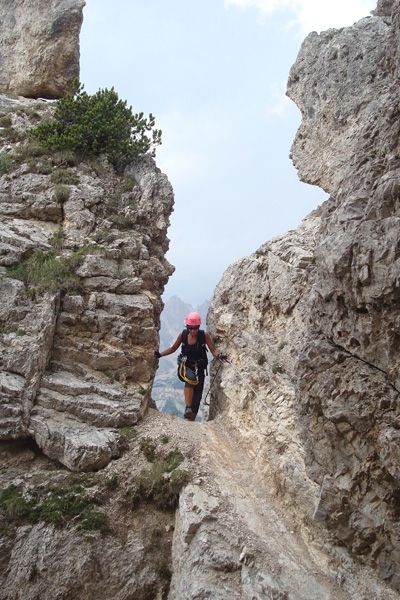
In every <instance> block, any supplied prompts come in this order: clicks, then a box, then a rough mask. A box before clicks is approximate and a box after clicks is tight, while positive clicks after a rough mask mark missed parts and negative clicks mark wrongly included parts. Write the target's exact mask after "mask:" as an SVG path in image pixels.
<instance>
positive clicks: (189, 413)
mask: <svg viewBox="0 0 400 600" xmlns="http://www.w3.org/2000/svg"><path fill="white" fill-rule="evenodd" d="M192 414H193V411H192V407H191V406H187V407H186V408H185V412H184V414H183V416H184V417H185V419H190V417H191V416H192Z"/></svg>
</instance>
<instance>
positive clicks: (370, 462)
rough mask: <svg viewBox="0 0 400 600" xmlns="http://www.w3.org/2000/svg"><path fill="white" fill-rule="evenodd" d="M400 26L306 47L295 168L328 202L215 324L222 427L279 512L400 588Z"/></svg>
mask: <svg viewBox="0 0 400 600" xmlns="http://www.w3.org/2000/svg"><path fill="white" fill-rule="evenodd" d="M389 9H390V10H389ZM399 27H400V7H399V4H398V2H388V1H386V2H383V1H382V2H379V4H378V7H377V10H376V11H375V13H374V16H372V17H367V18H364V19H362V20H361V21H359V22H358V23H356V24H355V25H354V26H353V27H348V28H344V29H342V30H335V29H330V30H328V31H326V32H324V33H321V34H320V35H317V34H316V33H312V34H310V35H309V36H308V37H307V39H306V40H305V41H304V43H303V45H302V48H301V50H300V53H299V56H298V58H297V60H296V63H295V64H294V66H293V67H292V69H291V72H290V76H289V81H288V95H289V96H290V97H291V98H292V99H293V100H294V101H295V102H296V104H297V105H298V107H299V108H300V110H301V112H302V123H301V126H300V128H299V130H298V132H297V135H296V139H295V141H294V144H293V147H292V157H293V162H294V164H295V166H296V167H297V169H298V172H299V176H300V178H301V179H302V180H303V181H305V182H307V183H311V184H314V185H318V186H320V187H322V188H323V189H324V190H325V191H326V192H328V193H329V194H330V198H329V200H327V201H326V202H325V203H324V204H323V205H322V206H321V207H319V208H318V209H317V210H315V211H314V212H313V213H311V215H310V216H309V217H307V218H306V219H305V220H304V221H303V223H302V224H301V225H300V227H299V228H298V229H297V230H296V231H292V232H289V233H287V234H286V235H284V236H281V237H279V238H276V239H273V240H271V241H270V242H268V243H265V244H264V245H263V246H261V248H259V250H258V251H257V252H255V253H254V254H253V255H252V256H250V257H248V258H244V259H242V260H239V261H237V262H236V263H235V264H233V265H232V266H230V267H229V268H228V270H227V271H226V273H225V274H224V276H223V278H222V280H221V282H220V283H219V285H218V286H217V289H216V292H215V295H214V299H213V301H212V304H211V307H212V308H211V311H210V313H209V328H210V329H211V332H212V334H213V335H214V337H215V339H216V342H217V343H219V344H220V345H221V344H222V343H224V344H225V350H226V351H227V353H228V354H229V356H230V357H231V358H232V362H233V366H232V367H231V368H224V369H222V370H221V371H220V372H219V373H218V379H219V380H220V386H221V388H222V393H221V391H220V392H217V393H214V397H213V403H214V407H213V414H214V415H218V414H219V413H221V412H223V414H224V418H225V419H229V420H230V421H231V422H232V423H233V424H234V425H235V426H236V428H237V430H238V431H240V432H241V435H242V436H243V437H244V438H245V439H246V441H247V443H248V444H249V446H251V448H252V449H253V452H254V457H255V462H256V464H257V466H258V468H259V469H260V470H261V471H263V472H264V474H265V476H267V477H269V478H270V479H271V481H274V484H273V485H274V488H275V493H276V494H277V495H278V496H279V497H280V498H281V500H282V505H284V506H285V507H286V508H287V509H288V510H289V509H290V507H292V506H293V504H297V507H298V509H299V508H300V510H301V511H302V512H303V514H304V519H305V521H306V522H313V523H317V524H319V525H320V526H321V527H322V528H323V529H324V530H325V531H326V532H328V533H329V536H330V538H331V541H332V542H333V543H336V544H338V545H342V546H343V547H345V548H346V549H347V550H348V551H349V553H350V554H351V556H355V557H356V558H357V560H359V561H360V562H361V563H363V564H366V565H369V566H371V567H373V568H374V569H376V571H377V573H378V574H379V576H380V577H381V578H382V579H383V580H385V581H386V582H389V583H390V585H391V586H392V587H393V588H394V589H396V590H400V573H399V568H398V565H399V563H400V530H399V521H398V519H399V513H398V507H399V504H398V498H399V489H400V454H399V440H400V437H399V428H400V420H399V419H400V407H399V399H400V379H399V366H400V359H399V346H400V329H399V323H400V292H399V290H400V253H399V248H400V227H399V225H400V205H399V202H400V193H399V189H400V150H399V133H400V118H399V117H400V113H399V108H398V94H399V68H398V64H399V62H398V57H399V47H400V45H399V40H400V31H399ZM242 377H243V378H244V379H243V378H242ZM217 418H218V417H217ZM371 597H372V596H371Z"/></svg>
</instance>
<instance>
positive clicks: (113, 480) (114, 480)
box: [106, 473, 118, 490]
mask: <svg viewBox="0 0 400 600" xmlns="http://www.w3.org/2000/svg"><path fill="white" fill-rule="evenodd" d="M117 487H118V475H117V474H116V473H113V474H112V475H111V477H108V479H107V480H106V488H108V489H109V490H116V489H117Z"/></svg>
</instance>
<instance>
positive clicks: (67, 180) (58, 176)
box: [50, 167, 79, 185]
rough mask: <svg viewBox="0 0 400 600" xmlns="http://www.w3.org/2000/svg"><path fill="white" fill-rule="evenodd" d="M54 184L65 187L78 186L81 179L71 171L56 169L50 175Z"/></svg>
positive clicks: (62, 168)
mask: <svg viewBox="0 0 400 600" xmlns="http://www.w3.org/2000/svg"><path fill="white" fill-rule="evenodd" d="M50 180H51V181H52V183H62V184H65V185H78V183H79V177H78V175H77V174H76V173H75V172H74V171H72V170H71V169H65V168H64V167H58V168H57V169H54V171H53V172H52V174H51V175H50Z"/></svg>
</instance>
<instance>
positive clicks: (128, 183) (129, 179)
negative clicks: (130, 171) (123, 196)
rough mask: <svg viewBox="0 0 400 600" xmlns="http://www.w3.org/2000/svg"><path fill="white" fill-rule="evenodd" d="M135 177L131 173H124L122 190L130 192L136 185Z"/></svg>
mask: <svg viewBox="0 0 400 600" xmlns="http://www.w3.org/2000/svg"><path fill="white" fill-rule="evenodd" d="M137 184H138V183H137V181H136V179H135V178H134V177H133V176H132V175H125V179H124V185H123V190H124V192H132V191H133V188H134V187H135V186H136V185H137Z"/></svg>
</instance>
